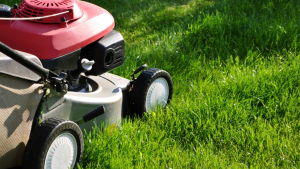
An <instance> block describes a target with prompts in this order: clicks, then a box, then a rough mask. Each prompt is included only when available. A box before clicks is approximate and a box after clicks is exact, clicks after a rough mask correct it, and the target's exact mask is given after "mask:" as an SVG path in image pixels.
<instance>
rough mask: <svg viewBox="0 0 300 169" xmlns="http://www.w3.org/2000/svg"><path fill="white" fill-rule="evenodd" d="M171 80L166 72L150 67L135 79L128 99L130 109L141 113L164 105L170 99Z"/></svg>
mask: <svg viewBox="0 0 300 169" xmlns="http://www.w3.org/2000/svg"><path fill="white" fill-rule="evenodd" d="M172 94H173V82H172V79H171V76H170V75H169V73H168V72H166V71H164V70H160V69H157V68H150V69H147V70H145V71H144V72H142V73H141V74H140V76H139V77H138V78H137V79H136V80H135V82H134V84H133V88H132V91H131V97H130V101H129V105H130V109H131V111H133V112H135V113H137V114H138V115H142V114H143V113H144V112H147V113H149V112H150V111H154V110H155V109H156V108H157V107H158V106H161V107H165V106H166V105H167V104H168V103H169V102H170V100H171V99H172Z"/></svg>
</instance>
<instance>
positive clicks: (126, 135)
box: [5, 0, 300, 169]
mask: <svg viewBox="0 0 300 169" xmlns="http://www.w3.org/2000/svg"><path fill="white" fill-rule="evenodd" d="M5 1H6V2H7V3H6V4H9V5H13V4H14V3H19V2H20V0H19V1H17V0H5ZM89 2H91V3H94V4H97V5H99V6H102V7H103V8H105V9H107V10H108V11H110V12H111V14H112V15H113V16H114V18H115V22H116V27H115V29H116V30H117V31H119V32H121V33H122V35H123V36H124V39H125V41H126V53H125V56H126V60H125V62H124V64H123V66H121V67H119V68H117V69H115V70H113V71H112V73H115V74H117V75H120V76H123V77H126V78H129V77H130V74H131V73H132V72H133V70H134V68H137V67H139V66H140V65H142V64H143V63H147V64H148V65H149V66H150V67H156V68H160V69H164V70H166V71H168V72H169V73H170V74H171V76H172V78H173V83H174V94H173V100H172V101H171V103H170V105H169V106H168V107H167V108H165V109H158V110H157V111H155V112H152V113H150V114H148V115H145V116H143V117H142V118H132V117H127V118H125V119H123V122H122V126H121V127H119V128H116V129H114V130H110V129H107V130H104V131H103V130H101V129H99V128H97V127H96V126H95V129H94V131H93V132H92V133H86V137H85V152H84V158H83V161H82V163H81V164H80V167H79V168H91V169H94V168H299V167H300V137H299V131H300V118H299V117H300V112H299V111H300V91H299V84H300V50H299V49H300V17H299V16H300V1H299V0H264V1H255V0H210V1H208V0H131V1H129V0H111V1H105V0H89Z"/></svg>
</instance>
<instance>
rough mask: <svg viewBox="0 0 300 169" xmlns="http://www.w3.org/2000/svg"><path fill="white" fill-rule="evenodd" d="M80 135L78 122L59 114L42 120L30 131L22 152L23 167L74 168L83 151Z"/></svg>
mask: <svg viewBox="0 0 300 169" xmlns="http://www.w3.org/2000/svg"><path fill="white" fill-rule="evenodd" d="M83 146H84V145H83V136H82V132H81V130H80V128H79V126H78V125H77V124H75V123H74V122H71V121H65V120H62V119H58V118H50V119H47V120H45V121H44V122H42V123H41V124H40V125H39V126H38V127H37V128H36V129H35V130H34V132H33V133H32V136H31V137H30V139H29V141H28V144H27V146H26V148H25V152H24V155H23V168H25V169H27V168H28V169H29V168H30V169H67V168H76V165H77V163H79V162H80V161H81V158H82V153H83Z"/></svg>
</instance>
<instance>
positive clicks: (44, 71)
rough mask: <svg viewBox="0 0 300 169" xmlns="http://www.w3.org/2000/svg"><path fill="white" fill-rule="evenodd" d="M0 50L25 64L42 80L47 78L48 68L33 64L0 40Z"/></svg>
mask: <svg viewBox="0 0 300 169" xmlns="http://www.w3.org/2000/svg"><path fill="white" fill-rule="evenodd" d="M0 52H2V53H3V54H5V55H6V56H8V57H10V58H12V59H14V60H15V61H17V62H18V63H20V64H21V65H23V66H25V67H26V68H28V69H30V70H31V71H33V72H34V73H36V74H37V75H39V76H40V77H41V78H42V79H43V80H44V81H45V80H46V79H47V78H48V76H49V73H50V71H49V70H48V69H45V68H43V67H41V66H39V65H37V64H35V63H34V62H32V61H31V60H29V59H27V58H26V57H24V56H23V55H21V54H20V53H18V52H17V51H15V50H13V49H12V48H10V47H8V46H7V45H5V44H4V43H2V42H1V41H0Z"/></svg>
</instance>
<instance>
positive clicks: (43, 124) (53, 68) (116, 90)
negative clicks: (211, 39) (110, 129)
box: [0, 0, 173, 169]
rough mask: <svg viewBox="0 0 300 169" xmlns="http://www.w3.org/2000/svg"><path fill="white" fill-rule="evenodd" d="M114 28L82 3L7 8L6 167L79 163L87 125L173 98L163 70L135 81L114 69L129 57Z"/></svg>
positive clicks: (0, 62)
mask: <svg viewBox="0 0 300 169" xmlns="http://www.w3.org/2000/svg"><path fill="white" fill-rule="evenodd" d="M114 25H115V22H114V18H113V17H112V15H111V14H110V13H109V12H107V11H106V10H105V9H103V8H101V7H99V6H96V5H94V4H91V3H88V2H84V1H79V0H23V2H21V4H19V5H15V6H13V7H10V6H8V5H0V113H1V116H0V169H2V168H13V167H18V166H19V167H20V166H21V167H23V168H26V169H27V168H28V169H41V168H45V169H50V168H52V169H67V168H76V166H77V164H78V163H79V162H80V160H81V158H82V154H83V149H84V138H83V134H82V131H83V130H86V131H87V132H89V131H91V130H92V129H93V127H94V126H95V124H96V125H102V126H103V127H105V126H119V125H121V118H122V117H125V116H126V115H128V114H129V112H130V113H131V114H135V115H139V116H140V115H142V114H143V113H145V112H146V113H149V112H150V111H154V110H155V109H156V108H157V107H158V106H162V107H165V106H166V105H167V104H168V103H169V102H170V99H171V98H172V92H173V86H172V85H173V84H172V80H171V77H170V75H169V73H167V72H166V71H164V70H160V69H156V68H149V69H146V70H144V69H145V68H146V67H147V65H142V66H141V67H139V68H137V69H136V70H135V71H133V72H132V76H131V80H128V79H125V78H123V77H120V76H117V75H114V74H111V73H108V72H109V71H110V70H112V69H114V68H116V67H119V66H120V65H122V63H123V62H124V54H125V41H124V39H123V37H122V35H121V34H120V33H119V32H117V31H115V30H114V29H113V28H114ZM140 72H141V73H140ZM138 73H140V75H139V76H138V77H137V78H136V77H135V76H137V74H138Z"/></svg>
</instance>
